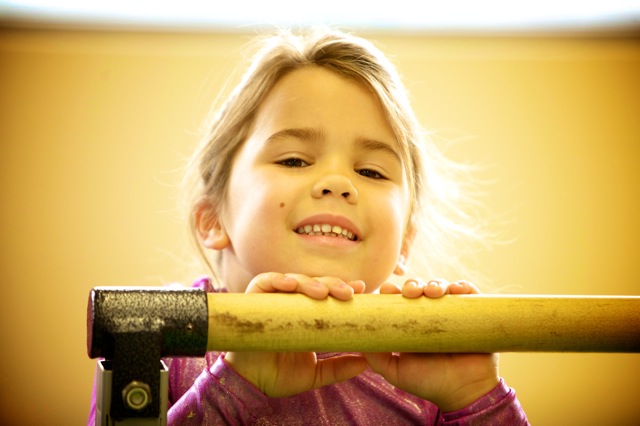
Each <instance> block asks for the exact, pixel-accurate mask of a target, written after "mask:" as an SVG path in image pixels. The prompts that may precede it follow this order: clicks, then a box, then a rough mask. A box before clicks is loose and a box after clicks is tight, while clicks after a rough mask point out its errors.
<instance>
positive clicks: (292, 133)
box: [265, 127, 323, 144]
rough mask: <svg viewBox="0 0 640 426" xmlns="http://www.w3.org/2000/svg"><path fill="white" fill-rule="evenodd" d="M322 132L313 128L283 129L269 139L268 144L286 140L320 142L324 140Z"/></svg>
mask: <svg viewBox="0 0 640 426" xmlns="http://www.w3.org/2000/svg"><path fill="white" fill-rule="evenodd" d="M322 133H323V132H322V130H320V129H312V128H306V127H305V128H292V129H282V130H279V131H277V132H275V133H274V134H272V135H271V136H269V137H268V138H267V140H266V141H265V143H266V144H269V143H271V142H276V141H278V140H282V139H286V138H294V139H298V140H300V141H302V142H318V141H319V140H320V139H321V138H322Z"/></svg>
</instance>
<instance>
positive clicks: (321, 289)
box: [285, 274, 329, 299]
mask: <svg viewBox="0 0 640 426" xmlns="http://www.w3.org/2000/svg"><path fill="white" fill-rule="evenodd" d="M285 275H286V276H287V277H290V278H294V279H295V280H296V282H297V283H298V286H297V288H296V289H295V292H296V293H302V294H304V295H306V296H309V297H311V298H313V299H325V298H326V297H327V296H328V295H329V288H328V287H327V285H326V284H324V283H322V282H320V281H319V280H318V279H317V278H311V277H309V276H307V275H302V274H285Z"/></svg>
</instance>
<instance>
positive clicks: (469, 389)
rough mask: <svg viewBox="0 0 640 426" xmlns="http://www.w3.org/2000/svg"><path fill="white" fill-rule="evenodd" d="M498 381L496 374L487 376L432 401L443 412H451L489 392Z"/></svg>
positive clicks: (464, 406)
mask: <svg viewBox="0 0 640 426" xmlns="http://www.w3.org/2000/svg"><path fill="white" fill-rule="evenodd" d="M499 383H500V378H499V377H498V376H496V377H491V378H487V379H485V380H482V381H479V382H474V383H472V384H469V385H466V386H464V387H462V388H460V389H458V390H457V391H456V392H454V393H452V394H451V395H449V397H447V398H444V399H443V400H441V401H437V402H435V401H434V402H435V403H436V405H437V406H438V408H439V409H440V411H442V412H443V413H452V412H454V411H458V410H462V409H463V408H466V407H468V406H469V405H471V404H473V403H474V402H476V401H477V400H479V399H480V398H482V397H483V396H485V395H486V394H488V393H489V392H491V391H492V390H493V389H494V388H495V387H496V386H497V385H498V384H499Z"/></svg>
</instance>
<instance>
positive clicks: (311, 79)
mask: <svg viewBox="0 0 640 426" xmlns="http://www.w3.org/2000/svg"><path fill="white" fill-rule="evenodd" d="M328 124H335V125H341V126H343V128H347V127H350V128H352V129H353V130H356V129H359V130H360V131H362V132H370V133H371V132H373V133H376V135H375V136H377V137H382V138H384V139H385V140H387V141H388V142H390V143H393V144H394V145H395V144H396V142H397V141H396V135H395V133H394V132H393V129H392V127H391V126H390V125H389V121H388V118H387V114H386V112H385V110H384V108H383V106H382V104H381V102H380V100H379V99H378V97H377V96H376V94H375V92H374V91H373V90H372V89H371V88H370V87H369V86H368V85H366V84H364V83H361V82H359V81H357V80H355V79H353V78H349V77H346V76H344V75H341V74H339V73H337V72H334V71H331V70H327V69H325V68H322V67H319V66H309V67H304V68H301V69H297V70H294V71H292V72H290V73H288V74H286V75H285V76H283V77H282V78H281V79H280V80H279V81H278V82H277V83H276V84H275V85H274V86H273V88H272V89H271V90H270V91H269V92H268V93H267V94H266V96H265V97H264V98H263V100H262V102H261V104H260V106H259V107H258V110H257V114H256V116H255V120H254V126H253V127H254V130H255V129H256V128H257V127H263V126H268V127H279V126H284V127H287V126H293V127H297V126H304V127H309V126H311V127H318V128H320V127H323V126H326V125H328ZM368 136H373V135H368Z"/></svg>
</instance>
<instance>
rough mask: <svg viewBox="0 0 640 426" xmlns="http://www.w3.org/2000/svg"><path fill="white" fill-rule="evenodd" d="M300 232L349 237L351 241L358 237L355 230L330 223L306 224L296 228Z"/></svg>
mask: <svg viewBox="0 0 640 426" xmlns="http://www.w3.org/2000/svg"><path fill="white" fill-rule="evenodd" d="M296 232H297V233H298V234H307V235H326V236H330V237H344V238H348V239H350V240H351V241H355V240H356V239H357V237H356V236H355V235H354V234H353V232H351V231H349V230H347V229H343V228H342V227H340V226H338V225H329V224H327V223H324V224H317V225H305V226H301V227H300V228H298V229H296Z"/></svg>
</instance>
